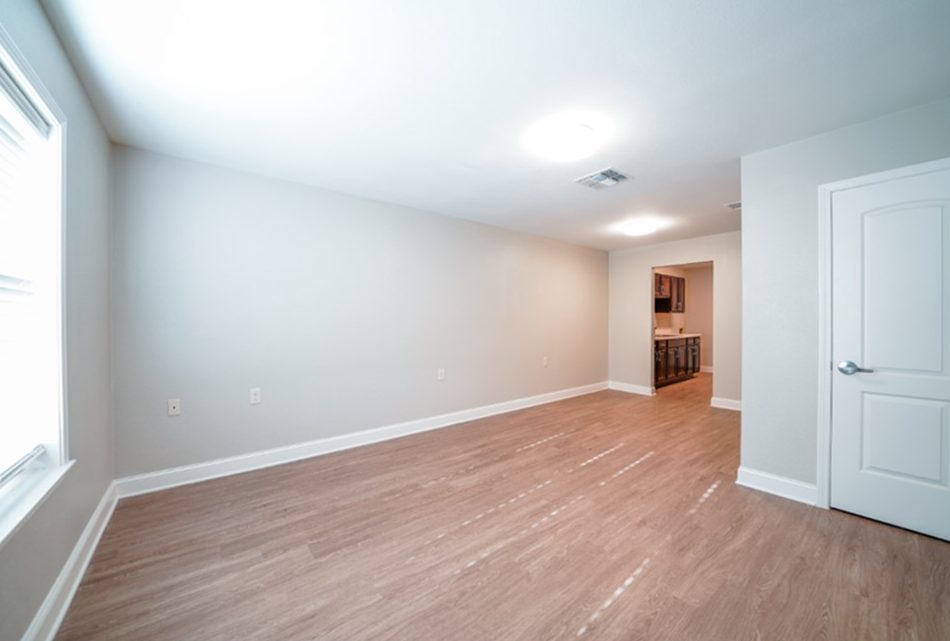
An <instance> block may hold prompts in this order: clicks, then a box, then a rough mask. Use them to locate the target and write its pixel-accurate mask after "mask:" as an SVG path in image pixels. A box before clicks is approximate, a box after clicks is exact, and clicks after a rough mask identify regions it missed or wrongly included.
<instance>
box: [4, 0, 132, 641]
mask: <svg viewBox="0 0 950 641" xmlns="http://www.w3.org/2000/svg"><path fill="white" fill-rule="evenodd" d="M0 25H2V26H3V28H4V30H6V31H7V33H8V34H9V35H10V36H11V38H12V39H13V40H14V42H15V43H16V45H17V47H18V48H19V49H20V51H21V52H22V53H23V55H24V56H26V58H27V60H28V61H29V63H30V65H31V66H32V67H33V69H34V70H35V71H36V73H37V74H38V75H39V77H40V79H41V80H42V82H43V83H44V84H45V85H46V88H47V89H48V90H49V91H50V93H51V94H52V96H53V98H54V100H55V101H56V103H57V104H58V105H59V107H60V108H61V109H62V110H63V112H65V114H66V118H67V137H66V149H67V164H68V166H69V170H68V171H67V172H66V269H67V277H66V289H67V295H68V297H67V302H66V339H67V359H68V371H67V372H66V376H67V385H68V392H69V398H68V401H67V403H68V404H67V418H68V421H69V422H68V426H69V455H70V457H71V458H74V459H76V464H75V465H74V466H73V468H72V469H71V470H70V472H69V474H68V475H67V476H66V478H65V479H64V480H63V482H62V483H61V484H60V485H59V487H58V488H57V489H56V490H55V491H54V492H53V493H52V494H51V495H50V496H49V497H48V498H47V499H46V501H45V502H44V503H43V504H41V505H40V506H39V508H38V509H37V510H36V511H35V512H34V513H33V515H32V516H31V517H30V518H29V519H28V520H27V521H26V522H25V523H24V524H23V525H22V526H21V527H20V529H19V530H18V531H17V532H16V534H14V535H13V537H12V538H11V539H10V540H9V541H7V543H6V544H5V545H4V546H3V547H2V548H0V639H19V638H20V636H21V635H22V633H23V632H24V630H25V629H26V627H27V626H28V625H29V623H30V621H31V620H32V618H33V615H34V613H35V612H36V610H37V608H38V607H39V606H40V603H42V601H43V599H44V598H45V596H46V594H47V592H48V591H49V589H50V587H51V586H52V584H53V581H54V580H55V578H56V576H57V575H58V574H59V571H60V568H62V566H63V564H64V563H65V561H66V558H67V556H69V553H70V552H71V551H72V548H73V546H74V545H75V544H76V541H77V539H78V538H79V534H80V532H81V531H82V529H83V527H85V525H86V522H87V521H88V520H89V517H90V516H91V515H92V512H93V510H94V509H95V507H96V505H97V504H98V502H99V500H100V499H101V498H102V495H103V492H104V491H105V490H106V488H107V487H108V485H109V482H110V481H111V480H112V478H113V465H112V432H111V425H110V417H109V412H110V400H109V399H110V397H109V384H110V383H109V380H110V374H109V144H108V142H107V140H106V136H105V132H104V130H103V128H102V127H101V126H100V124H99V121H98V120H97V118H96V115H95V113H94V112H93V110H92V108H91V107H90V105H89V102H88V100H87V99H86V96H85V94H84V93H83V90H82V87H81V86H80V85H79V82H78V81H77V80H76V77H75V75H74V74H73V70H72V68H71V67H70V65H69V62H68V61H67V59H66V56H65V55H64V54H63V51H62V50H61V49H60V46H59V43H58V42H57V40H56V37H55V35H54V34H53V32H52V30H51V29H50V27H49V25H48V23H47V21H46V18H45V16H44V15H43V13H42V11H41V10H40V8H39V7H38V6H37V3H36V2H34V1H33V0H5V1H4V2H2V3H0Z"/></svg>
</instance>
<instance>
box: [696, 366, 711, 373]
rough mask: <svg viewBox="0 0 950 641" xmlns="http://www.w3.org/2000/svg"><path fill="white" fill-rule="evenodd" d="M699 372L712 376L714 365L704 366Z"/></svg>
mask: <svg viewBox="0 0 950 641" xmlns="http://www.w3.org/2000/svg"><path fill="white" fill-rule="evenodd" d="M699 371H700V372H702V373H703V374H712V373H713V368H712V365H703V366H701V367H700V368H699Z"/></svg>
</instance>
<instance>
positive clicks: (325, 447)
mask: <svg viewBox="0 0 950 641" xmlns="http://www.w3.org/2000/svg"><path fill="white" fill-rule="evenodd" d="M604 389H607V383H606V382H601V383H593V384H591V385H582V386H580V387H572V388H568V389H563V390H557V391H554V392H548V393H545V394H538V395H536V396H527V397H524V398H518V399H514V400H511V401H504V402H502V403H495V404H493V405H484V406H482V407H475V408H472V409H467V410H461V411H458V412H451V413H449V414H441V415H439V416H431V417H428V418H421V419H417V420H414V421H406V422H405V423H396V424H394V425H386V426H383V427H377V428H373V429H369V430H363V431H361V432H354V433H351V434H341V435H339V436H331V437H328V438H323V439H318V440H315V441H308V442H306V443H297V444H294V445H287V446H284V447H277V448H274V449H270V450H262V451H258V452H251V453H248V454H241V455H238V456H232V457H228V458H223V459H217V460H214V461H207V462H204V463H195V464H193V465H184V466H181V467H173V468H170V469H166V470H158V471H156V472H147V473H145V474H137V475H135V476H127V477H125V478H120V479H117V480H116V489H117V492H118V496H119V497H126V496H135V495H138V494H147V493H149V492H157V491H159V490H165V489H168V488H171V487H176V486H179V485H187V484H189V483H197V482H199V481H206V480H209V479H214V478H219V477H222V476H230V475H232V474H240V473H242V472H249V471H251V470H258V469H261V468H265V467H271V466H273V465H280V464H282V463H290V462H291V461H297V460H300V459H305V458H310V457H313V456H320V455H321V454H329V453H331V452H339V451H340V450H347V449H350V448H354V447H360V446H362V445H369V444H371V443H379V442H380V441H388V440H390V439H394V438H399V437H402V436H408V435H410V434H417V433H419V432H426V431H429V430H434V429H439V428H442V427H448V426H450V425H455V424H457V423H464V422H467V421H473V420H476V419H480V418H485V417H488V416H494V415H496V414H504V413H506V412H513V411H515V410H520V409H525V408H528V407H534V406H535V405H544V404H545V403H552V402H554V401H560V400H564V399H566V398H572V397H574V396H582V395H584V394H591V393H593V392H599V391H601V390H604Z"/></svg>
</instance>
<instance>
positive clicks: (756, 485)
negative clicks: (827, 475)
mask: <svg viewBox="0 0 950 641" xmlns="http://www.w3.org/2000/svg"><path fill="white" fill-rule="evenodd" d="M736 484H737V485H742V486H743V487H748V488H751V489H753V490H758V491H760V492H767V493H769V494H774V495H776V496H781V497H782V498H786V499H791V500H792V501H798V502H799V503H806V504H808V505H814V504H815V500H816V498H817V497H818V489H817V488H816V487H815V485H814V484H812V483H805V482H804V481H798V480H796V479H790V478H788V477H787V476H779V475H778V474H770V473H768V472H761V471H759V470H752V469H749V468H747V467H740V468H739V473H738V474H737V476H736Z"/></svg>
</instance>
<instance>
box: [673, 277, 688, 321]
mask: <svg viewBox="0 0 950 641" xmlns="http://www.w3.org/2000/svg"><path fill="white" fill-rule="evenodd" d="M670 311H671V312H675V313H677V314H682V313H683V312H685V311H686V279H685V278H677V277H676V276H673V277H671V278H670Z"/></svg>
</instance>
